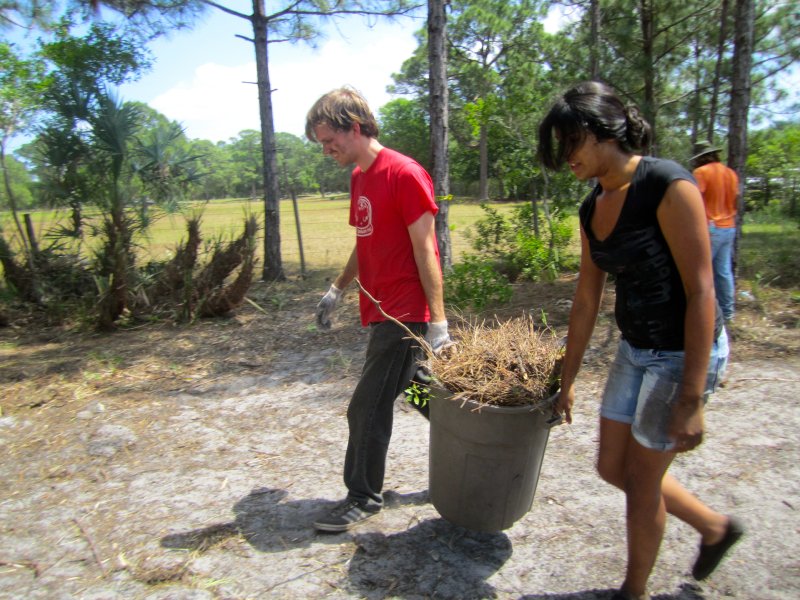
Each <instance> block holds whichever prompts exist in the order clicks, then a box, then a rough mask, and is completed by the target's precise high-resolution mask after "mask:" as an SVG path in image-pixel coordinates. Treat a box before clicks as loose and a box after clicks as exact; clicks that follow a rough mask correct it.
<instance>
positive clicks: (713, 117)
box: [708, 0, 752, 144]
mask: <svg viewBox="0 0 800 600" xmlns="http://www.w3.org/2000/svg"><path fill="white" fill-rule="evenodd" d="M727 36H728V0H722V5H721V7H720V16H719V41H718V42H717V64H716V66H715V67H714V84H713V85H714V87H713V88H712V90H711V106H709V109H708V143H709V144H713V143H714V129H715V125H716V122H717V105H718V103H719V86H720V83H721V81H722V61H723V59H724V55H725V39H726V38H727ZM751 51H752V48H751ZM748 70H749V69H748ZM748 103H749V101H748Z"/></svg>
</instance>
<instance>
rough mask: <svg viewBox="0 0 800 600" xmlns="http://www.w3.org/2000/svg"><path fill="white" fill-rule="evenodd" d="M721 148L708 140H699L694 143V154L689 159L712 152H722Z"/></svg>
mask: <svg viewBox="0 0 800 600" xmlns="http://www.w3.org/2000/svg"><path fill="white" fill-rule="evenodd" d="M721 150H722V148H717V147H716V146H713V145H711V144H709V143H708V142H697V143H696V144H695V145H694V156H692V158H690V159H689V160H694V159H696V158H700V157H701V156H703V155H704V154H711V153H712V152H720V151H721Z"/></svg>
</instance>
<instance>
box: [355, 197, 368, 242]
mask: <svg viewBox="0 0 800 600" xmlns="http://www.w3.org/2000/svg"><path fill="white" fill-rule="evenodd" d="M356 235H357V236H358V237H367V236H370V235H372V204H370V202H369V198H367V197H366V196H359V197H358V203H357V204H356Z"/></svg>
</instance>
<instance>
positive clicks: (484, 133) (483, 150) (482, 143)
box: [478, 109, 489, 202]
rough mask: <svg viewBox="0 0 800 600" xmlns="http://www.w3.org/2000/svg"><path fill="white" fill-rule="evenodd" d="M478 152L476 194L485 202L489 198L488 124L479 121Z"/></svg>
mask: <svg viewBox="0 0 800 600" xmlns="http://www.w3.org/2000/svg"><path fill="white" fill-rule="evenodd" d="M484 110H485V109H484ZM481 118H483V117H481ZM478 152H479V154H480V167H479V169H480V183H479V188H480V189H479V192H478V196H479V198H480V201H481V202H486V201H487V200H488V199H489V126H488V125H486V123H481V127H480V133H479V139H478Z"/></svg>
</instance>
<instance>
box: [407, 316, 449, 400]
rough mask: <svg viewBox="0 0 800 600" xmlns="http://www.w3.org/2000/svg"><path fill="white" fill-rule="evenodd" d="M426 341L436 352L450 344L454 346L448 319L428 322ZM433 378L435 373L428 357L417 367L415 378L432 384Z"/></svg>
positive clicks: (423, 382)
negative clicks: (448, 329) (449, 331)
mask: <svg viewBox="0 0 800 600" xmlns="http://www.w3.org/2000/svg"><path fill="white" fill-rule="evenodd" d="M425 341H426V342H428V344H429V345H430V347H431V350H432V351H433V353H434V354H438V353H439V352H441V351H442V350H444V349H445V348H447V347H448V346H452V345H453V340H451V339H450V334H448V333H447V321H439V322H438V323H428V331H427V332H426V333H425ZM432 379H433V375H432V373H431V369H430V361H429V360H427V359H426V360H424V361H422V362H421V363H420V364H419V367H417V372H416V373H415V374H414V380H415V381H417V382H419V383H422V384H425V385H430V383H431V380H432Z"/></svg>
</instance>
